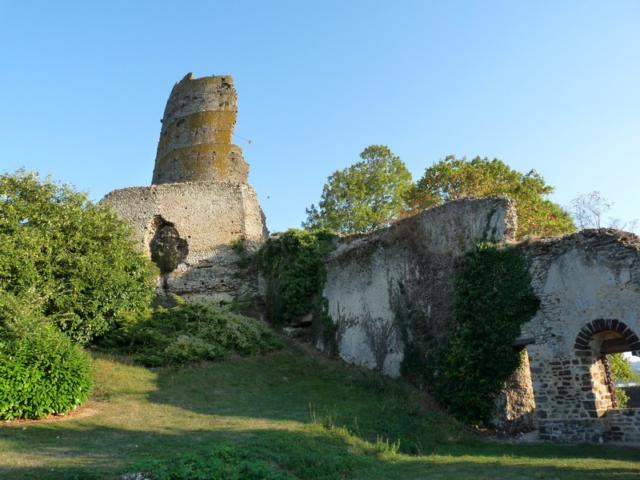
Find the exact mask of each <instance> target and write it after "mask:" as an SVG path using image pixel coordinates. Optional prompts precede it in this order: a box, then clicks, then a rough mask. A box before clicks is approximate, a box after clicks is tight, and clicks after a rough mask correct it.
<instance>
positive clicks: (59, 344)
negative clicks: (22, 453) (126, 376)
mask: <svg viewBox="0 0 640 480" xmlns="http://www.w3.org/2000/svg"><path fill="white" fill-rule="evenodd" d="M14 327H15V325H14ZM22 328H23V329H28V330H29V333H28V334H27V335H23V334H22V333H23V332H22V331H21V329H18V328H6V329H5V330H4V331H3V335H2V340H0V419H3V420H11V419H15V418H41V417H44V416H47V415H51V414H62V413H66V412H68V411H69V410H71V409H73V408H75V407H77V406H79V405H80V404H81V403H83V402H84V401H85V400H86V399H87V398H88V396H89V392H90V389H91V377H92V375H91V373H92V372H91V363H90V359H89V357H88V355H87V354H86V353H85V352H84V351H83V350H82V349H81V348H80V347H79V346H77V345H74V344H73V343H72V342H71V340H69V339H68V338H67V337H66V336H65V335H64V334H63V333H61V332H60V331H59V330H57V329H56V328H55V327H54V326H52V325H50V324H47V323H43V322H41V321H40V322H38V321H36V320H29V321H26V320H25V321H24V322H23V323H22Z"/></svg>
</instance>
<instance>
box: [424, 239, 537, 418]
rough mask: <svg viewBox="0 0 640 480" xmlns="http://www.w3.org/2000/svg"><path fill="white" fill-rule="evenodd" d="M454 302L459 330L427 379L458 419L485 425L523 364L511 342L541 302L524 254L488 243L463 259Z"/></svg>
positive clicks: (452, 336)
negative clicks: (500, 395) (502, 392)
mask: <svg viewBox="0 0 640 480" xmlns="http://www.w3.org/2000/svg"><path fill="white" fill-rule="evenodd" d="M456 297H457V298H456V325H455V327H454V329H453V331H452V334H451V337H450V339H449V342H448V344H447V345H446V346H444V347H443V348H442V349H440V350H439V352H438V354H437V355H436V358H435V362H434V364H433V367H432V368H430V369H429V370H428V373H427V378H428V382H429V384H430V387H431V389H432V391H433V393H435V395H436V396H437V397H438V399H439V400H440V402H442V403H443V404H444V405H445V406H446V407H447V408H448V409H449V410H450V411H451V413H453V414H454V415H455V416H456V417H458V418H459V419H461V420H464V421H466V422H469V423H476V424H478V423H487V422H488V421H489V420H490V419H491V416H492V413H493V409H494V401H495V398H496V396H497V394H498V393H499V392H500V390H501V388H502V386H503V384H504V382H505V381H506V380H507V378H508V377H509V375H511V374H512V373H513V372H514V371H515V370H516V368H517V367H518V365H519V361H520V356H519V354H518V352H517V351H516V350H515V349H514V348H513V347H512V343H513V341H514V340H516V338H517V337H518V336H519V335H520V327H521V326H522V325H523V324H524V323H526V322H527V321H529V320H530V319H531V318H532V317H533V315H535V313H536V311H537V309H538V305H539V302H538V299H537V298H536V297H535V295H534V293H533V290H532V288H531V279H530V276H529V273H528V271H527V269H526V265H525V260H524V258H523V257H522V255H521V253H520V252H519V251H517V250H516V249H515V248H513V247H509V246H500V247H498V246H495V245H488V244H483V245H480V246H478V247H477V248H476V249H475V250H473V251H471V252H469V253H467V255H465V257H464V262H463V264H462V266H461V269H460V271H459V273H458V276H457V278H456Z"/></svg>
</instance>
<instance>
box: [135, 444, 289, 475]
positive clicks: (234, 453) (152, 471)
mask: <svg viewBox="0 0 640 480" xmlns="http://www.w3.org/2000/svg"><path fill="white" fill-rule="evenodd" d="M134 468H135V470H136V471H139V472H142V473H144V478H149V479H151V480H194V479H203V480H204V479H207V480H288V479H293V478H295V477H293V476H291V475H288V474H287V473H286V472H284V471H282V470H280V469H279V468H278V467H276V466H275V465H273V464H269V463H267V462H265V461H264V460H255V459H251V458H250V457H249V455H247V454H246V453H243V452H242V451H241V450H240V449H239V448H237V447H232V446H222V447H219V448H217V449H215V450H214V451H213V452H201V453H198V454H191V455H184V456H181V457H178V458H175V459H172V460H171V461H170V462H161V461H158V460H151V461H147V462H141V463H139V464H137V465H136V466H135V467H134Z"/></svg>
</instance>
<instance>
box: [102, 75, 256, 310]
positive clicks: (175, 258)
mask: <svg viewBox="0 0 640 480" xmlns="http://www.w3.org/2000/svg"><path fill="white" fill-rule="evenodd" d="M236 113H237V94H236V91H235V89H234V87H233V80H232V79H231V77H229V76H213V77H203V78H198V79H196V78H194V77H193V75H191V74H188V75H186V76H185V77H184V78H183V79H182V80H181V81H180V82H178V83H177V84H176V85H175V86H174V87H173V90H172V91H171V95H170V97H169V100H168V102H167V106H166V108H165V112H164V117H163V119H162V130H161V133H160V140H159V142H158V153H157V156H156V163H155V169H154V173H153V185H151V186H147V187H132V188H124V189H120V190H115V191H113V192H111V193H109V194H108V195H107V196H106V197H105V198H104V199H103V200H102V202H104V203H106V204H108V205H109V206H111V207H112V208H113V210H114V211H115V212H116V213H117V215H118V216H119V217H120V218H123V219H125V220H127V221H128V222H129V224H130V225H131V226H132V227H133V231H134V238H135V241H136V242H137V243H138V245H139V246H140V249H141V250H142V251H143V252H145V253H146V254H147V255H149V257H151V258H152V259H153V260H154V261H155V262H156V264H157V265H158V266H159V267H160V269H161V272H162V276H161V278H160V279H159V293H162V294H166V293H174V294H178V295H181V296H183V297H184V298H185V299H187V300H207V301H230V300H233V299H234V298H237V297H240V296H254V295H256V293H257V279H256V278H255V277H254V275H251V274H248V273H247V272H246V271H245V270H243V269H242V268H240V267H239V266H238V262H239V260H241V258H240V255H241V254H240V253H238V251H237V249H234V248H232V246H233V245H234V243H236V242H243V245H244V247H245V248H246V250H247V251H248V252H251V251H255V250H256V249H257V248H258V247H259V246H260V245H261V244H262V243H263V242H264V240H265V239H266V236H267V231H266V227H265V219H264V215H263V213H262V210H261V208H260V205H259V203H258V198H257V195H256V193H255V191H254V190H253V188H252V187H251V186H250V185H249V184H248V183H247V175H248V168H249V167H248V165H247V164H246V162H245V161H244V159H243V158H242V153H241V151H240V149H239V148H238V147H237V146H235V145H232V144H231V139H232V135H233V128H234V126H235V122H236Z"/></svg>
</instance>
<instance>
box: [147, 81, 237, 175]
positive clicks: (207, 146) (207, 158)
mask: <svg viewBox="0 0 640 480" xmlns="http://www.w3.org/2000/svg"><path fill="white" fill-rule="evenodd" d="M237 102H238V97H237V94H236V90H235V88H234V87H233V79H232V78H231V77H230V76H212V77H202V78H194V77H193V75H192V74H190V73H189V74H187V75H186V76H185V77H184V78H183V79H182V80H181V81H180V82H178V83H176V85H175V86H174V87H173V90H172V91H171V95H170V96H169V100H168V101H167V106H166V108H165V111H164V117H163V119H162V130H161V132H160V140H159V141H158V152H157V154H156V165H155V169H154V171H153V182H152V183H154V184H159V183H177V182H210V181H219V182H225V181H230V182H238V183H246V181H247V175H248V172H249V166H248V165H247V164H246V162H245V161H244V159H243V158H242V150H241V149H240V147H238V146H236V145H232V143H231V140H232V136H233V129H234V127H235V125H236V116H237V111H238V106H237Z"/></svg>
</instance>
